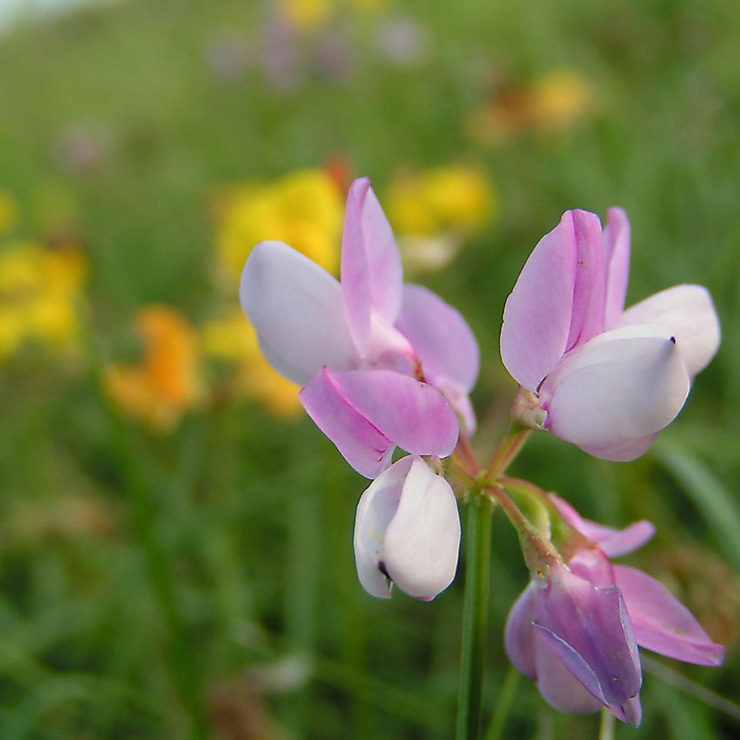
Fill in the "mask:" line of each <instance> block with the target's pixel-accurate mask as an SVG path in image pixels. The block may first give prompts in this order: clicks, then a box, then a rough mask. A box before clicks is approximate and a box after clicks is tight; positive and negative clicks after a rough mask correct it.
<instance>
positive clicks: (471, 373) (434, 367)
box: [396, 285, 480, 393]
mask: <svg viewBox="0 0 740 740" xmlns="http://www.w3.org/2000/svg"><path fill="white" fill-rule="evenodd" d="M396 328H398V329H399V331H400V332H401V333H402V334H403V335H404V336H405V337H406V338H407V339H408V340H409V341H410V342H411V344H412V346H413V348H414V351H415V352H416V356H417V357H418V358H419V360H420V361H421V363H422V365H423V367H424V375H425V377H426V379H427V381H428V382H429V383H431V384H432V385H435V386H436V385H437V383H436V381H437V379H439V380H440V381H441V382H442V383H445V382H453V383H454V384H455V385H456V386H457V387H458V388H460V390H461V391H464V392H466V393H469V392H470V391H471V390H472V389H473V386H474V385H475V381H476V380H477V379H478V369H479V366H480V360H479V354H478V343H477V342H476V341H475V337H474V336H473V332H472V331H471V329H470V327H469V326H468V323H467V321H465V319H464V318H463V317H462V315H461V314H460V312H459V311H457V310H456V309H454V308H453V307H452V306H450V305H449V304H448V303H445V302H444V301H443V300H442V299H441V298H440V297H439V296H437V295H435V294H434V293H432V291H430V290H427V289H426V288H423V287H421V286H420V285H405V286H404V288H403V303H402V306H401V313H400V315H399V317H398V321H397V322H396Z"/></svg>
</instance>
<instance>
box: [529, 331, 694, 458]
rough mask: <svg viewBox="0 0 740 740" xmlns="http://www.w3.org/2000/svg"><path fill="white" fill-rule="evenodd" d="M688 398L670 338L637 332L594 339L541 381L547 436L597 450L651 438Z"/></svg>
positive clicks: (681, 365) (667, 333)
mask: <svg viewBox="0 0 740 740" xmlns="http://www.w3.org/2000/svg"><path fill="white" fill-rule="evenodd" d="M688 392H689V378H688V375H687V373H686V367H685V365H684V362H683V360H682V358H681V354H680V352H679V351H678V348H677V346H676V343H675V341H674V340H673V337H672V335H671V332H670V330H668V329H667V328H666V327H665V326H660V325H640V326H630V327H624V328H621V329H615V330H614V331H610V332H605V333H604V334H600V335H599V336H598V337H595V338H594V339H592V340H591V341H590V342H587V343H586V344H584V345H583V346H582V347H579V348H578V349H576V350H575V351H574V352H572V353H570V354H569V355H567V356H566V357H565V358H564V359H563V360H562V361H561V362H560V363H559V364H558V366H557V368H556V369H555V371H554V372H553V373H552V374H551V375H550V376H549V377H548V378H547V380H546V381H545V384H544V386H543V388H542V398H543V407H544V408H546V409H547V411H548V419H547V423H546V425H547V427H548V428H549V429H550V431H552V432H553V433H554V434H556V435H557V436H558V437H561V438H562V439H565V440H566V441H568V442H573V443H574V444H577V445H579V446H582V447H586V448H591V449H598V448H605V447H609V446H617V447H619V446H622V445H624V444H626V443H627V442H628V441H629V440H635V439H638V438H641V437H647V436H648V435H651V434H655V433H656V432H659V431H660V430H661V429H662V428H663V427H665V426H666V425H667V424H669V423H670V422H671V421H672V420H673V419H674V418H675V416H676V415H677V414H678V412H679V411H680V410H681V407H682V406H683V404H684V401H685V400H686V396H687V395H688Z"/></svg>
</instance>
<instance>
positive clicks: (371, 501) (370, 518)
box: [354, 455, 414, 599]
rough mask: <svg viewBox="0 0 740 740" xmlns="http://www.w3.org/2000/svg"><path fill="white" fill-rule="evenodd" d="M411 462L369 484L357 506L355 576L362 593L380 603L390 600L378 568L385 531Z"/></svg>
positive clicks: (401, 463) (405, 460) (408, 459)
mask: <svg viewBox="0 0 740 740" xmlns="http://www.w3.org/2000/svg"><path fill="white" fill-rule="evenodd" d="M413 460H414V459H413V458H412V457H411V456H410V455H409V456H408V457H404V458H403V459H402V460H399V461H398V462H397V463H395V464H394V465H392V466H391V467H390V468H388V470H386V471H385V472H384V473H383V474H382V475H380V476H379V477H378V478H376V479H375V480H374V481H373V482H372V483H371V484H370V486H369V487H368V488H367V489H366V490H365V492H364V493H363V494H362V497H361V498H360V502H359V504H358V505H357V515H356V517H355V536H354V547H355V563H356V565H357V576H358V578H359V579H360V583H361V584H362V587H363V588H364V589H365V591H367V592H368V593H369V594H370V595H371V596H377V597H378V598H380V599H389V598H390V596H391V590H390V587H389V585H388V579H387V578H386V576H385V575H384V574H383V572H382V571H381V570H380V564H381V563H383V562H384V559H385V535H386V531H387V529H388V525H389V524H390V522H391V519H393V517H394V515H395V513H396V510H397V509H398V502H399V499H400V498H401V491H402V489H403V482H404V480H405V478H406V474H407V473H408V472H409V469H410V468H411V463H412V462H413ZM383 567H385V566H383Z"/></svg>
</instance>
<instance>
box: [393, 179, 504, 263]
mask: <svg viewBox="0 0 740 740" xmlns="http://www.w3.org/2000/svg"><path fill="white" fill-rule="evenodd" d="M384 202H385V203H387V204H388V213H389V216H390V220H391V223H392V224H393V228H394V230H395V232H396V234H397V235H398V239H399V245H400V247H401V251H402V254H403V256H404V259H405V260H406V261H407V262H410V263H411V266H415V267H417V268H419V269H427V270H431V269H439V268H441V267H444V266H445V265H446V264H447V263H448V262H449V261H450V260H451V259H452V258H453V257H454V256H455V254H456V253H457V251H458V250H459V248H460V246H461V245H462V242H463V241H464V240H465V238H467V237H469V236H470V235H471V234H473V233H475V232H477V231H480V230H481V229H482V228H483V227H485V226H486V225H488V224H490V223H491V222H492V221H493V219H494V218H495V216H496V213H497V211H498V196H497V194H496V190H495V188H494V185H493V182H492V181H491V180H490V179H489V178H488V177H486V176H485V175H484V174H483V172H481V171H480V170H479V169H476V168H473V167H465V166H461V165H459V166H450V167H440V168H437V169H433V170H429V171H427V172H420V173H417V174H410V175H408V174H407V175H403V176H401V177H399V178H397V179H396V180H395V181H394V182H393V183H392V184H391V187H390V189H389V191H388V193H387V195H386V198H385V201H384Z"/></svg>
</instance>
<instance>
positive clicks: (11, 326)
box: [0, 241, 89, 360]
mask: <svg viewBox="0 0 740 740" xmlns="http://www.w3.org/2000/svg"><path fill="white" fill-rule="evenodd" d="M88 268H89V266H88V262H87V259H86V258H85V256H84V255H83V254H82V252H81V251H80V250H79V249H78V248H77V247H74V246H64V247H62V248H59V249H49V248H47V247H45V246H43V245H42V244H40V243H36V242H33V241H29V242H25V241H19V242H16V243H13V244H12V246H10V248H8V249H7V250H6V251H4V252H3V254H2V256H0V360H1V359H5V358H8V357H12V356H13V355H15V354H16V353H18V352H19V351H20V350H21V349H22V348H23V346H24V345H26V344H27V343H39V344H43V345H45V346H49V347H51V348H55V349H69V348H71V347H74V346H75V345H76V344H77V343H78V340H79V322H78V319H77V303H78V302H79V301H80V300H82V298H83V292H84V286H85V283H86V282H87V276H88Z"/></svg>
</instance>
